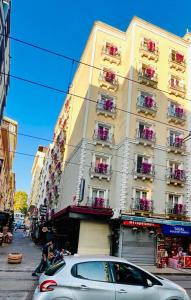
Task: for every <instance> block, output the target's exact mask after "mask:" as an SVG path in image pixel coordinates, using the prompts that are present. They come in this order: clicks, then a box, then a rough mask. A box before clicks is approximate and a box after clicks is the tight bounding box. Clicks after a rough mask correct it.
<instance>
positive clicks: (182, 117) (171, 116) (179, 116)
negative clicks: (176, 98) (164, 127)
mask: <svg viewBox="0 0 191 300" xmlns="http://www.w3.org/2000/svg"><path fill="white" fill-rule="evenodd" d="M168 120H169V122H173V123H175V124H184V123H185V121H186V114H185V111H184V109H183V108H182V107H179V106H174V107H173V108H172V107H171V106H169V107H168Z"/></svg>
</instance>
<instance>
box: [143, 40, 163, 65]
mask: <svg viewBox="0 0 191 300" xmlns="http://www.w3.org/2000/svg"><path fill="white" fill-rule="evenodd" d="M140 52H141V56H142V57H147V58H148V59H151V60H154V61H156V62H157V61H158V58H159V51H158V47H156V44H155V42H153V41H151V40H149V41H148V42H146V43H145V42H142V43H141V46H140Z"/></svg>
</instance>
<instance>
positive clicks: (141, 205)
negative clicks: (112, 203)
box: [131, 198, 153, 214]
mask: <svg viewBox="0 0 191 300" xmlns="http://www.w3.org/2000/svg"><path fill="white" fill-rule="evenodd" d="M131 210H132V211H133V212H135V213H140V214H151V213H152V212H153V201H152V200H148V199H145V198H135V199H132V204H131Z"/></svg>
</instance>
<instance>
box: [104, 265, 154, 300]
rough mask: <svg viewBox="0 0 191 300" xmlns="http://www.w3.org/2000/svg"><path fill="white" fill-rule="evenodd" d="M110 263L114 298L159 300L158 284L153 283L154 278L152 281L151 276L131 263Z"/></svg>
mask: <svg viewBox="0 0 191 300" xmlns="http://www.w3.org/2000/svg"><path fill="white" fill-rule="evenodd" d="M110 265H111V271H112V274H113V280H114V282H115V290H116V300H153V299H155V300H159V293H158V286H157V285H155V284H154V283H155V282H154V278H153V281H152V278H151V276H149V275H148V274H147V273H144V272H143V271H142V270H140V269H139V268H136V267H135V266H132V265H131V264H126V263H118V262H116V263H115V262H114V263H111V264H110ZM148 280H149V281H148ZM148 283H150V285H152V286H149V285H148Z"/></svg>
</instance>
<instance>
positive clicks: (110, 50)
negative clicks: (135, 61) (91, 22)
mask: <svg viewBox="0 0 191 300" xmlns="http://www.w3.org/2000/svg"><path fill="white" fill-rule="evenodd" d="M102 57H103V60H107V61H109V62H110V63H115V64H117V65H119V64H120V62H121V52H120V50H119V49H118V47H116V46H115V45H108V44H107V43H106V44H105V46H104V47H103V51H102Z"/></svg>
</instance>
